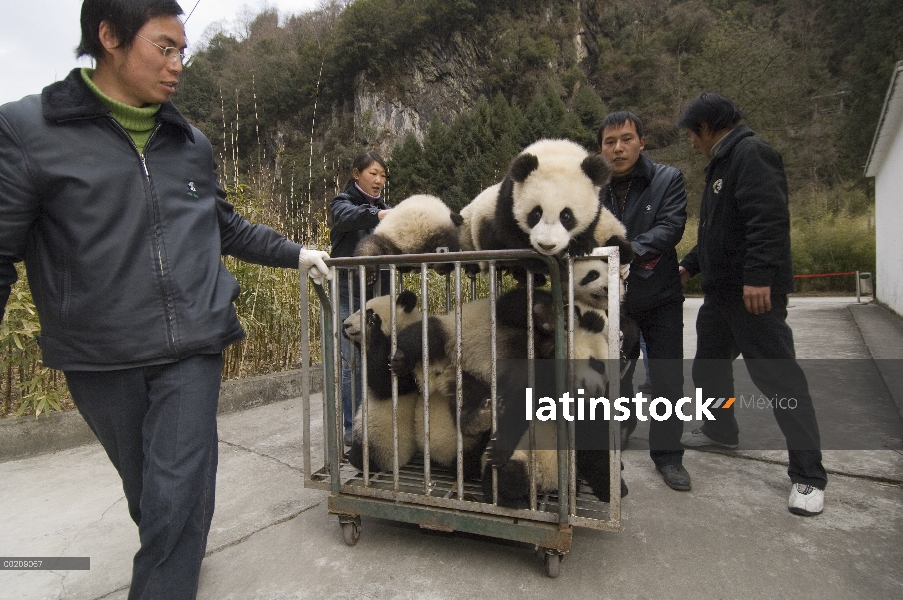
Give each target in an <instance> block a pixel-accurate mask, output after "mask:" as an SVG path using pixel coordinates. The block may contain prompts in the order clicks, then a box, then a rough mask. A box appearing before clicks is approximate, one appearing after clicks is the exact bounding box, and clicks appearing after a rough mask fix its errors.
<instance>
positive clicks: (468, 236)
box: [458, 183, 502, 273]
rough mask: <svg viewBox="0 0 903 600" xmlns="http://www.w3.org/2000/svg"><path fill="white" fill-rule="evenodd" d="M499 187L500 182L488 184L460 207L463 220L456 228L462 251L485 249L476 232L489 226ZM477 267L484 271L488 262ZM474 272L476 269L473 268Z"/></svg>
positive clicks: (493, 215) (492, 217)
mask: <svg viewBox="0 0 903 600" xmlns="http://www.w3.org/2000/svg"><path fill="white" fill-rule="evenodd" d="M501 187H502V184H501V183H496V184H495V185H491V186H489V187H488V188H486V189H485V190H483V191H482V192H480V193H479V194H478V195H477V197H476V198H474V199H473V200H471V201H470V203H469V204H467V206H465V207H464V208H462V209H461V218H462V219H463V222H462V223H461V227H460V228H459V230H458V232H459V236H458V237H459V240H460V244H461V251H462V252H468V251H474V250H487V248H482V247H481V246H480V245H479V244H480V243H479V239H478V237H477V232H478V231H480V230H481V229H483V228H486V227H490V226H491V223H492V220H493V219H494V218H495V205H496V202H497V201H498V197H499V190H500V189H501ZM490 249H491V248H490ZM479 268H480V271H482V272H484V273H485V272H487V271H488V270H489V267H488V264H487V263H485V262H481V263H479ZM474 272H476V271H475V270H474Z"/></svg>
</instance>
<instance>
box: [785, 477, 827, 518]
mask: <svg viewBox="0 0 903 600" xmlns="http://www.w3.org/2000/svg"><path fill="white" fill-rule="evenodd" d="M787 508H789V509H790V512H792V513H793V514H795V515H802V516H804V517H812V516H814V515H817V514H819V513H821V511H823V510H824V509H825V492H824V490H820V489H818V488H814V487H812V486H811V485H806V484H805V483H795V484H793V486H792V487H791V488H790V500H788V501H787Z"/></svg>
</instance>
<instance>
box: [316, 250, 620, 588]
mask: <svg viewBox="0 0 903 600" xmlns="http://www.w3.org/2000/svg"><path fill="white" fill-rule="evenodd" d="M525 261H527V262H525ZM583 261H595V263H594V266H595V265H601V268H600V269H598V270H599V271H601V273H599V272H594V275H593V277H590V276H586V275H585V273H586V272H587V271H588V266H589V265H590V263H589V262H586V263H584V262H583ZM327 262H328V264H329V265H330V266H332V267H336V277H335V279H333V280H332V282H327V284H329V283H331V285H328V286H327V287H322V286H319V285H316V284H313V283H311V282H309V280H308V278H307V277H304V276H303V274H302V277H301V321H302V322H301V354H302V358H301V361H302V363H301V364H302V455H303V456H302V458H303V468H304V486H305V487H306V488H313V489H320V490H325V491H328V492H329V493H330V496H329V500H328V510H329V513H331V514H335V515H337V516H338V520H339V523H340V524H341V529H342V533H343V538H344V541H345V543H347V544H349V545H354V544H356V543H357V541H358V539H359V536H360V533H361V517H362V516H365V517H378V518H382V519H389V520H394V521H400V522H406V523H416V524H418V525H419V526H420V527H422V528H425V529H432V530H439V531H446V532H452V531H463V532H468V533H472V534H478V535H484V536H488V537H493V538H500V539H506V540H512V541H518V542H522V543H525V544H533V545H534V546H535V547H536V548H537V549H541V550H542V555H543V557H544V561H545V569H546V573H547V574H548V575H549V576H551V577H556V576H558V574H559V571H560V562H561V558H562V557H563V556H564V555H565V554H567V552H569V550H570V546H571V539H572V535H573V528H574V527H586V528H591V529H597V530H608V531H620V529H621V493H620V490H621V456H620V447H621V445H620V431H619V428H618V427H608V426H607V425H608V424H607V423H605V422H603V424H604V426H605V429H604V433H603V434H602V435H604V436H605V437H607V444H606V443H605V440H603V441H602V446H604V447H605V449H606V450H605V453H604V457H605V458H604V460H605V461H607V464H605V465H598V464H597V465H595V466H596V467H599V468H598V469H594V475H593V474H591V475H590V476H587V472H588V471H587V468H586V464H587V458H586V453H585V452H584V453H583V456H582V465H581V450H580V449H579V448H578V446H579V444H577V443H576V440H578V439H579V435H580V433H579V424H576V425H577V430H576V431H575V422H574V421H568V420H565V419H564V418H563V416H562V414H561V413H562V412H563V411H559V414H558V417H557V419H556V420H555V421H551V422H540V421H537V420H536V419H534V420H531V421H526V419H524V416H523V415H524V402H525V400H524V397H523V395H521V397H520V398H517V399H506V398H502V397H500V395H499V389H498V385H497V379H498V375H499V367H500V365H501V364H502V363H506V364H507V363H509V362H510V361H506V360H505V359H510V358H523V359H526V360H525V361H524V362H523V363H519V364H524V365H532V364H533V361H532V359H534V358H555V359H559V360H556V361H553V362H554V364H556V365H566V364H567V365H572V364H574V363H572V362H571V361H565V360H561V359H567V358H589V357H584V356H580V355H579V353H580V352H585V350H583V349H582V348H583V347H582V346H581V344H585V342H582V341H581V335H586V334H587V332H584V331H581V328H582V327H584V323H585V322H586V319H585V318H583V317H584V316H585V315H583V314H581V310H580V306H581V300H580V294H581V286H582V285H585V284H586V282H587V281H590V280H593V279H598V280H599V283H598V284H597V289H595V290H594V292H595V294H594V298H595V300H596V301H597V302H601V303H602V304H603V305H604V306H605V309H606V310H605V312H606V313H607V315H606V318H607V320H606V323H607V324H612V325H611V326H606V327H605V330H604V331H601V332H600V330H594V331H592V332H591V333H593V334H594V335H595V336H596V337H594V338H593V339H594V340H601V343H600V344H599V347H600V348H602V349H603V351H605V353H606V355H605V356H592V358H593V359H595V361H594V362H595V364H596V369H597V372H598V371H600V370H601V372H603V373H606V374H609V375H608V376H607V377H606V379H607V382H606V385H607V389H605V390H604V392H605V394H606V397H608V398H617V397H618V394H619V383H620V381H619V376H618V374H619V373H620V365H619V362H620V331H619V327H618V326H617V324H618V323H619V322H620V313H619V309H620V303H621V294H622V290H623V285H622V280H621V270H620V268H619V253H618V248H616V247H604V248H597V249H596V250H595V251H594V253H593V256H590V257H582V258H569V259H566V260H565V261H564V264H563V268H560V267H559V263H558V262H557V261H556V260H555V259H552V258H549V257H546V256H543V255H540V254H537V253H535V252H532V251H530V250H504V251H475V252H452V253H430V254H407V255H397V256H379V257H353V258H337V259H331V260H329V261H327ZM477 264H479V265H482V267H483V269H484V274H483V275H480V277H482V278H484V279H482V280H481V281H482V283H483V284H484V285H483V286H482V289H484V290H485V289H486V286H485V283H486V282H487V281H486V278H488V293H486V292H485V291H484V293H483V296H485V297H484V298H480V299H477V295H478V294H477V285H476V282H477V279H476V277H477V276H476V275H468V272H473V265H477ZM523 264H529V265H542V267H541V268H539V270H541V271H542V272H543V274H544V275H546V277H547V278H548V280H549V282H550V286H549V288H548V289H537V288H536V287H535V286H534V272H533V271H527V272H526V277H521V278H520V279H521V280H522V282H521V283H522V287H520V288H518V289H517V291H516V292H505V293H501V290H502V287H503V286H502V282H503V276H502V272H503V270H505V269H507V268H508V267H511V266H514V265H523ZM433 265H444V266H445V267H446V270H448V269H447V267H448V266H449V265H451V266H453V268H452V269H451V270H450V272H449V273H448V274H447V275H445V277H444V278H443V277H439V276H436V275H433V276H432V277H430V276H429V275H428V272H429V269H430V267H431V266H433ZM374 266H376V267H379V268H381V269H383V270H387V271H388V278H389V281H390V284H389V290H388V293H387V294H386V296H387V298H386V299H385V300H383V301H381V303H380V306H383V307H388V308H387V309H386V308H383V309H379V310H382V312H383V314H381V315H380V314H378V312H379V310H370V311H368V310H367V306H366V305H367V304H368V302H367V299H366V297H365V296H364V290H365V288H366V286H365V285H364V283H365V281H366V279H367V277H368V267H369V268H370V269H371V272H372V268H373V267H374ZM403 272H413V273H412V274H410V275H406V276H405V277H404V280H405V281H406V282H407V284H408V285H409V287H413V288H414V289H408V290H403V289H401V288H402V287H403V286H402V280H403V278H402V273H403ZM418 273H419V277H418V276H417V274H418ZM339 278H345V279H346V280H347V281H348V282H349V284H350V283H352V282H353V281H356V282H357V283H356V285H355V286H352V285H349V289H355V288H356V290H359V291H360V293H359V294H358V295H359V296H360V297H359V298H356V300H357V301H358V302H359V304H357V306H364V307H365V308H364V310H360V311H357V312H355V313H354V314H352V316H351V317H349V319H348V320H347V321H346V322H347V323H348V325H347V326H344V327H343V325H344V324H343V323H341V322H340V321H339V306H338V301H337V299H338V297H339V295H338V280H339ZM505 279H506V280H507V278H505ZM430 281H432V282H433V283H432V284H431V283H430ZM412 282H413V284H412ZM437 283H439V284H440V285H441V287H444V290H438V293H439V295H440V296H441V295H444V296H445V307H444V308H445V314H443V313H442V310H441V309H440V310H435V309H434V311H435V312H434V313H430V311H429V306H428V305H429V302H428V298H429V297H430V292H431V291H433V292H434V293H433V296H434V297H435V296H436V292H437V290H431V289H430V286H431V285H433V286H435V285H436V284H437ZM468 283H469V286H468V285H467V284H468ZM308 286H312V290H313V292H314V293H313V294H311V296H313V297H314V298H315V299H316V300H315V302H318V303H319V308H320V310H319V314H320V344H321V346H320V355H321V356H322V362H321V365H319V366H317V365H314V364H312V362H311V338H310V326H309V325H310V324H309V322H308V320H309V315H310V314H311V312H312V311H311V310H310V309H311V308H312V307H311V305H310V304H309V300H308V298H309V295H308V292H309V289H310V288H309V287H308ZM468 287H469V289H467V288H468ZM599 290H602V295H603V296H604V294H605V293H607V298H604V297H603V298H599V296H600V293H599ZM383 292H386V290H383ZM468 292H469V293H468ZM506 294H507V295H506ZM412 295H413V296H416V299H417V302H418V303H419V309H418V308H414V309H413V310H414V311H417V314H414V313H411V312H410V310H411V305H412ZM402 296H403V297H402ZM515 296H516V297H518V298H523V302H524V304H523V311H517V310H514V311H513V312H514V313H516V314H515V316H513V317H512V316H510V315H508V314H502V313H499V312H498V310H499V309H498V306H499V303H500V302H502V303H505V302H512V300H511V297H515ZM370 302H371V304H370V305H371V306H376V305H375V304H372V303H373V301H372V300H371V301H370ZM475 303H479V305H480V306H482V305H486V307H487V310H486V311H485V323H483V322H481V323H480V325H479V326H475V325H474V324H473V323H465V322H464V321H465V318H470V317H466V315H468V314H470V312H472V311H474V310H476V307H477V304H475ZM540 304H542V306H540ZM401 305H404V307H401ZM399 311H407V312H399ZM469 311H470V312H469ZM399 314H400V315H401V317H399V316H398V315H399ZM374 317H376V318H374ZM481 318H483V317H481ZM512 319H517V320H518V321H517V323H519V322H520V321H521V320H522V321H523V328H522V329H523V331H522V332H521V333H522V334H523V336H524V340H525V344H524V349H525V352H526V354H525V355H524V356H520V355H517V356H512V350H511V348H512V347H517V348H519V345H518V344H517V343H512V342H511V341H510V340H509V339H508V338H506V336H510V335H513V334H511V330H512V327H514V328H515V330H516V328H517V323H514V324H512V322H511V320H512ZM385 321H388V323H386V322H385ZM374 325H376V326H377V328H376V329H373V326H374ZM343 329H347V330H348V332H350V333H351V334H352V335H349V336H348V337H349V338H351V337H352V336H353V337H354V338H356V339H355V341H357V342H358V343H359V346H360V352H361V360H360V365H361V368H360V373H358V374H356V376H358V377H360V378H361V380H362V386H361V387H362V390H363V392H362V394H361V395H362V397H361V398H360V399H355V404H357V403H358V402H359V408H358V409H357V412H358V414H357V415H356V419H355V432H354V438H355V444H354V445H353V446H352V448H351V450H348V449H346V448H345V447H344V443H343V426H342V422H343V418H342V402H341V399H340V396H341V361H342V357H341V353H340V351H339V348H340V337H341V335H342V330H343ZM371 329H372V331H371ZM515 333H516V331H515ZM383 335H385V339H382V338H380V341H381V342H383V343H384V344H383V345H380V344H376V343H375V340H371V341H373V343H370V342H368V336H370V337H371V338H373V336H383ZM440 338H441V339H442V340H445V342H444V343H441V344H440V343H439V341H438V340H439V339H440ZM411 340H414V341H415V343H414V344H413V345H412V342H411ZM473 340H478V341H476V342H474V341H473ZM500 340H501V342H502V343H500ZM399 341H401V343H402V347H403V349H405V350H406V352H399ZM473 344H478V345H479V346H480V347H479V349H478V351H474V349H473V347H472V345H473ZM469 345H471V346H469ZM416 346H419V348H417V347H416ZM575 349H576V350H577V351H578V355H577V356H575ZM516 352H520V350H519V349H517V350H516ZM370 353H373V354H374V356H375V355H376V354H377V353H379V354H380V355H379V359H380V360H379V364H376V362H375V361H372V359H373V356H370V355H369V354H370ZM386 353H388V358H389V361H386V360H385V359H386V356H385V355H384V354H386ZM407 353H410V354H411V356H406V354H407ZM484 353H488V354H487V355H486V356H488V360H486V361H485V362H481V363H480V364H474V363H475V361H478V360H479V361H482V357H483V356H484ZM405 358H408V359H410V360H408V361H407V362H405V360H404V359H405ZM440 359H441V361H442V363H441V365H439V362H440ZM368 360H371V363H368ZM389 362H391V363H392V368H391V371H389V368H390V367H389ZM369 364H372V369H371V368H368V365H369ZM600 364H601V365H603V366H602V368H601V369H600V367H599V366H598V365H600ZM405 367H409V368H408V369H405ZM411 367H412V368H411ZM375 369H385V371H377V370H375ZM529 369H530V370H531V371H532V367H529ZM368 371H369V372H368ZM575 371H577V369H572V368H565V367H557V368H556V373H555V377H557V378H567V380H568V382H569V383H570V384H571V385H574V382H575V381H576V378H577V377H578V375H577V374H576V373H575ZM320 375H322V390H323V392H322V397H320V396H319V395H314V394H312V393H311V390H312V388H313V384H312V382H313V381H315V380H316V379H319V376H320ZM411 376H414V381H416V386H415V387H412V384H411V383H410V380H406V379H404V378H405V377H408V378H409V377H411ZM559 380H560V381H563V379H559ZM531 381H532V380H531ZM399 386H401V387H399ZM443 386H445V387H443ZM481 386H482V387H481ZM352 387H354V386H352ZM569 389H575V388H569ZM446 390H447V392H446ZM475 390H476V392H475ZM412 394H413V395H412ZM522 394H523V392H522ZM474 397H476V398H477V402H476V404H475V403H474ZM411 398H413V400H412V399H411ZM509 406H510V407H513V408H509ZM446 407H447V408H446ZM443 410H446V411H448V415H450V416H449V417H448V418H447V419H443V418H440V417H441V416H442V411H443ZM509 411H516V414H517V415H518V417H519V419H520V420H521V421H522V424H521V426H522V427H523V429H524V432H523V437H522V439H520V440H515V441H514V443H511V440H507V446H510V448H509V453H508V454H507V458H508V459H509V460H508V463H506V464H505V465H502V464H500V463H499V462H498V461H497V460H493V456H494V453H496V454H497V453H498V452H499V447H500V446H505V445H506V444H505V443H504V440H503V438H504V436H505V426H504V423H505V422H510V421H511V414H512V412H509ZM412 413H413V419H412ZM380 420H382V422H380ZM500 424H502V429H501V430H500V429H499V427H500ZM380 425H382V427H380ZM544 426H545V427H546V429H544V430H543V429H541V428H542V427H544ZM481 435H482V436H483V437H481ZM549 436H551V440H552V441H551V442H550V443H549V442H548V439H549ZM575 436H576V437H575ZM474 439H477V440H482V441H481V442H478V443H477V445H476V446H475V442H474ZM543 439H545V440H546V443H545V445H543V442H541V441H539V440H543ZM515 445H516V446H517V449H516V450H515V449H514V447H515ZM550 446H551V447H550ZM475 447H476V450H474V448H475ZM511 450H513V451H514V452H513V454H511V453H510V451H511ZM475 452H476V460H477V461H478V464H477V470H476V471H475V470H474V453H475ZM515 457H520V458H519V460H521V461H522V464H518V465H517V466H518V467H519V470H518V469H514V468H513V467H512V461H514V460H515ZM550 457H551V459H550ZM550 460H551V461H552V462H551V464H549V461H550ZM599 460H601V459H599V458H598V456H594V457H591V460H590V462H592V461H596V462H598V461H599ZM353 463H355V464H353ZM603 466H604V469H601V467H603ZM374 467H375V468H374ZM510 472H517V473H521V474H523V475H524V477H525V478H524V479H523V480H522V481H521V480H518V479H514V480H512V479H510V477H509V475H510ZM599 473H604V478H605V481H604V482H603V481H600V480H599ZM594 476H595V479H596V480H595V481H593V477H594ZM549 479H551V482H550V481H549ZM512 481H518V482H520V483H523V484H524V485H525V487H524V489H523V493H522V495H521V496H520V497H518V498H516V499H513V498H515V496H517V495H518V494H517V493H515V492H514V491H513V490H512V487H516V486H513V484H512ZM602 489H604V490H605V491H604V492H603V493H605V494H608V496H609V497H608V498H600V497H599V496H600V495H601V494H600V490H602ZM609 490H610V493H608V492H609ZM603 500H604V501H603Z"/></svg>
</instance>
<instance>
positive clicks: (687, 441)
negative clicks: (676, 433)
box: [680, 427, 740, 450]
mask: <svg viewBox="0 0 903 600" xmlns="http://www.w3.org/2000/svg"><path fill="white" fill-rule="evenodd" d="M680 443H681V444H682V445H684V446H686V447H687V448H707V447H715V448H728V449H730V450H736V448H737V446H739V445H740V444H722V443H721V442H716V441H715V440H713V439H712V438H710V437H709V436H707V435H706V434H704V433H703V432H702V427H700V428H699V429H694V430H693V431H691V432H689V433H685V434H683V435H682V436H680Z"/></svg>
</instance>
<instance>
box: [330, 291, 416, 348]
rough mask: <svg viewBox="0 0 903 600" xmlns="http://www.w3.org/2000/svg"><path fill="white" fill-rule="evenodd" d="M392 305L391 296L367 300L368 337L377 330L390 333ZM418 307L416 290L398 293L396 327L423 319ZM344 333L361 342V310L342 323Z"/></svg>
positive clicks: (349, 337)
mask: <svg viewBox="0 0 903 600" xmlns="http://www.w3.org/2000/svg"><path fill="white" fill-rule="evenodd" d="M390 306H391V300H390V298H389V296H378V297H376V298H373V299H372V300H368V301H367V305H366V327H367V336H368V339H369V336H372V335H373V334H374V333H376V332H377V331H382V333H383V334H384V335H389V325H390V323H391V321H390V318H391V315H390V313H389V310H390V308H389V307H390ZM416 308H417V295H416V294H414V292H411V291H409V290H405V291H403V292H401V293H400V294H398V297H397V299H396V301H395V327H396V330H397V331H400V330H401V329H403V328H404V327H405V326H407V325H409V324H411V323H415V322H417V321H419V320H420V319H421V314H420V311H419V310H415V309H416ZM342 335H343V336H345V337H346V338H348V339H349V340H351V341H352V342H354V343H355V344H360V343H361V339H362V338H363V336H362V334H361V311H357V312H355V313H354V314H352V315H350V316H349V317H348V318H347V319H345V321H344V322H343V323H342Z"/></svg>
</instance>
